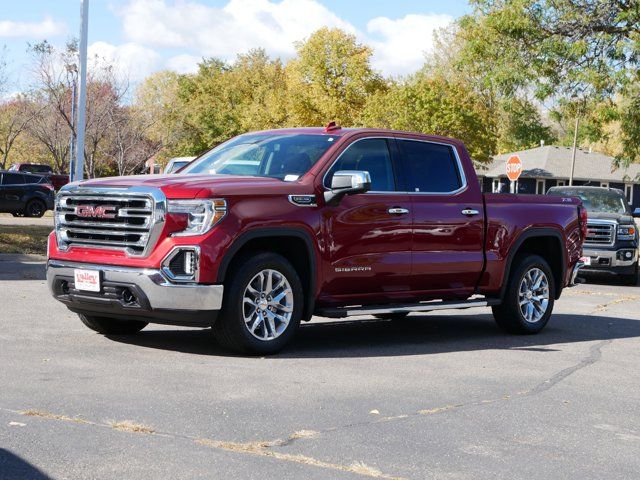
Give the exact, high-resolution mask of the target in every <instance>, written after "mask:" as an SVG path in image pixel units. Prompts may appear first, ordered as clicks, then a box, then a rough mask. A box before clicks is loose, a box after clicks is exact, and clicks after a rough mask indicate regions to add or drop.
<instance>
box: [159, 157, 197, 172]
mask: <svg viewBox="0 0 640 480" xmlns="http://www.w3.org/2000/svg"><path fill="white" fill-rule="evenodd" d="M194 158H196V157H175V158H172V159H171V160H169V163H167V166H166V167H164V172H163V173H175V172H176V171H178V170H180V169H181V168H182V167H185V166H187V165H189V163H191V161H192V160H193V159H194Z"/></svg>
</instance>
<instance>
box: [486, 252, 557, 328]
mask: <svg viewBox="0 0 640 480" xmlns="http://www.w3.org/2000/svg"><path fill="white" fill-rule="evenodd" d="M508 282H509V283H508V284H507V289H506V291H505V296H504V298H503V301H502V304H501V305H497V306H495V307H493V318H494V319H495V320H496V323H497V324H498V325H499V326H500V327H501V328H502V329H503V330H506V331H507V332H510V333H516V334H532V333H538V332H539V331H541V330H542V329H543V328H544V327H545V325H546V324H547V322H548V321H549V317H551V312H552V311H553V304H554V295H555V284H554V279H553V275H552V272H551V268H550V267H549V264H548V263H547V261H546V260H545V259H544V258H542V257H540V256H538V255H527V256H523V257H520V259H519V261H518V262H517V264H515V265H514V270H512V272H511V275H510V276H509V280H508Z"/></svg>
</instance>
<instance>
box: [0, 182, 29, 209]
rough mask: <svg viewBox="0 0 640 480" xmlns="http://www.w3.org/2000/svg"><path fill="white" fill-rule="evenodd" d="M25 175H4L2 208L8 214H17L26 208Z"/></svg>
mask: <svg viewBox="0 0 640 480" xmlns="http://www.w3.org/2000/svg"><path fill="white" fill-rule="evenodd" d="M24 182H25V180H24V175H23V174H21V173H3V174H2V197H3V198H2V204H3V206H2V208H3V210H5V211H7V212H17V211H20V210H22V209H23V208H24V205H23V204H22V197H23V195H24V190H25V185H24Z"/></svg>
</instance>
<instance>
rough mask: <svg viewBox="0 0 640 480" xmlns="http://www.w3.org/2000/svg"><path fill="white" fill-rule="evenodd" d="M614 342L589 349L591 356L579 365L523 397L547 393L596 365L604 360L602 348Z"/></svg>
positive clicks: (569, 368) (564, 371)
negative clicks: (575, 374) (583, 370)
mask: <svg viewBox="0 0 640 480" xmlns="http://www.w3.org/2000/svg"><path fill="white" fill-rule="evenodd" d="M612 341H613V340H611V339H608V340H602V341H600V342H598V343H596V344H594V345H592V346H591V348H589V354H588V355H587V356H586V357H585V358H583V359H582V360H581V361H580V362H579V363H577V364H575V365H572V366H571V367H567V368H565V369H563V370H560V371H559V372H558V373H556V374H555V375H553V376H552V377H551V378H549V379H547V380H545V381H544V382H542V383H539V384H538V385H536V386H535V387H533V388H532V389H531V390H528V391H526V392H523V394H522V395H523V396H532V395H537V394H539V393H542V392H546V391H547V390H549V389H550V388H552V387H553V386H554V385H557V384H558V383H560V382H562V381H563V380H564V379H565V378H567V377H568V376H569V375H572V374H574V373H575V372H577V371H578V370H582V369H583V368H585V367H588V366H590V365H593V364H594V363H596V362H597V361H598V360H600V359H601V358H602V348H603V347H604V346H605V345H609V344H610V343H611V342H612Z"/></svg>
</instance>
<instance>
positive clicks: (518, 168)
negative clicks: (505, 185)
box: [507, 155, 522, 182]
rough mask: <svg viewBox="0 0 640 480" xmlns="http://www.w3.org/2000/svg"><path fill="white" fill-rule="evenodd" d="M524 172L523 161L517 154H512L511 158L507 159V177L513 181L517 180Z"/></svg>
mask: <svg viewBox="0 0 640 480" xmlns="http://www.w3.org/2000/svg"><path fill="white" fill-rule="evenodd" d="M521 173H522V161H521V160H520V157H518V156H517V155H511V156H510V157H509V160H507V177H509V180H511V181H512V182H515V181H516V180H518V178H520V174H521Z"/></svg>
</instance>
